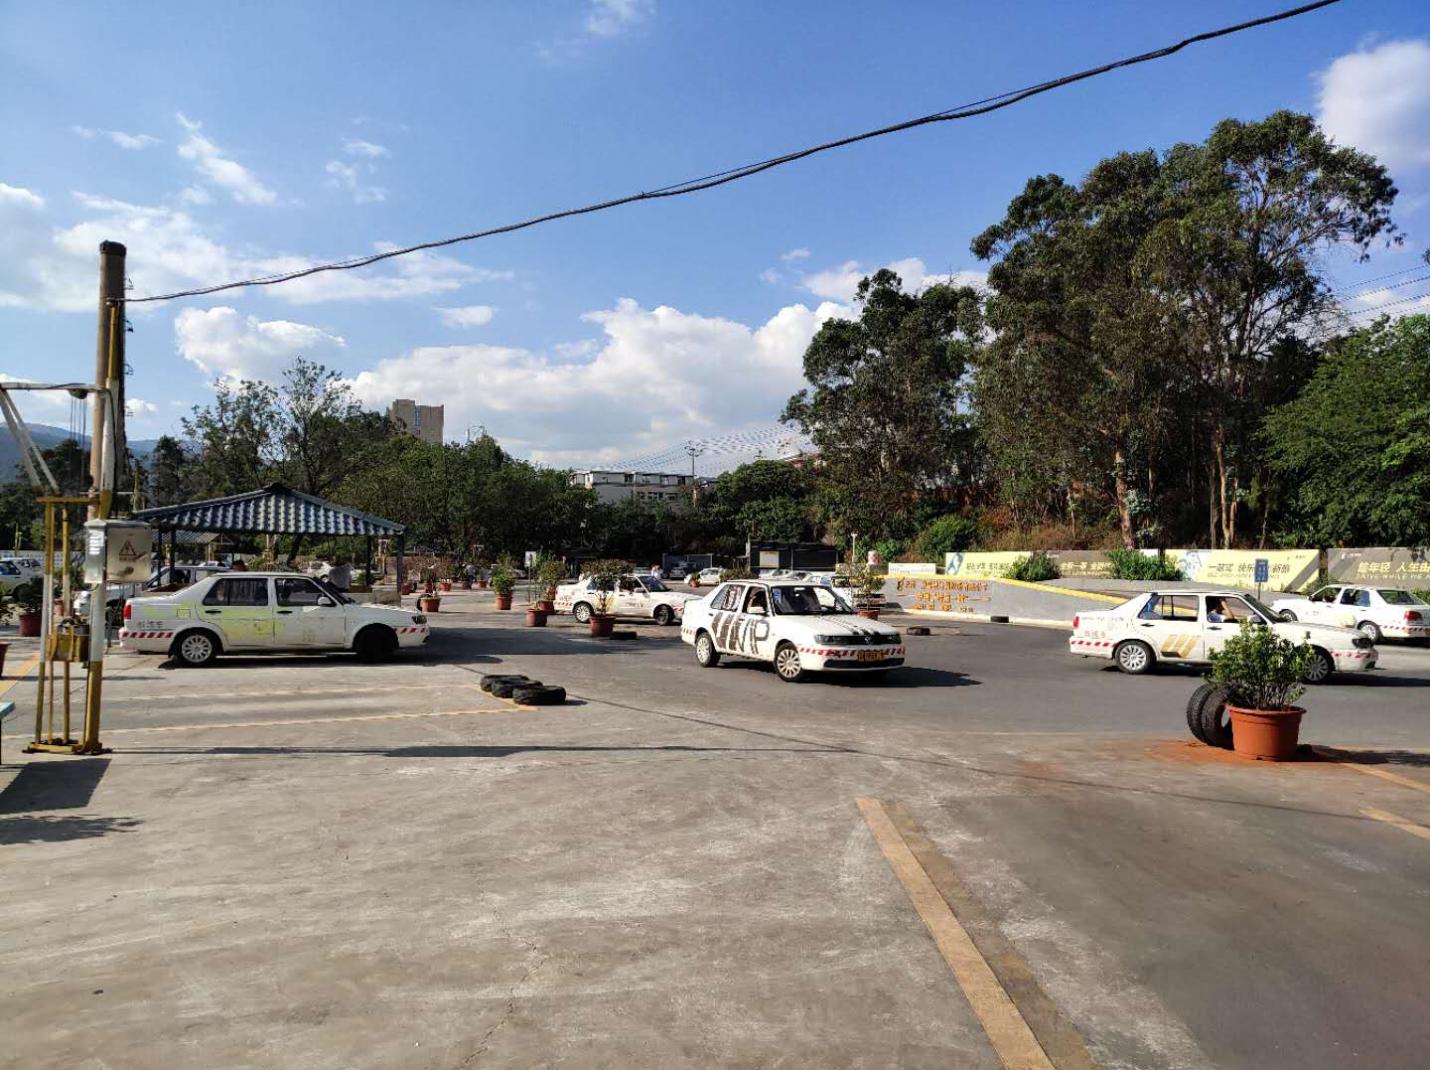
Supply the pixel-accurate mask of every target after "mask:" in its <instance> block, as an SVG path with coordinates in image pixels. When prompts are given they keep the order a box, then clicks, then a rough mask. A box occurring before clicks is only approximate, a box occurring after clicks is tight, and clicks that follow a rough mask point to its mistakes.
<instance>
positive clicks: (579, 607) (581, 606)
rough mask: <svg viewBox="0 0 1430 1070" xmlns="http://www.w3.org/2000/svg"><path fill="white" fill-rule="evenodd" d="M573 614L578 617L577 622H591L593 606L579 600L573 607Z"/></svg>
mask: <svg viewBox="0 0 1430 1070" xmlns="http://www.w3.org/2000/svg"><path fill="white" fill-rule="evenodd" d="M571 615H572V616H573V617H575V618H576V623H577V624H589V623H590V622H591V606H590V604H589V603H586V602H577V603H576V604H575V605H574V606H572V607H571Z"/></svg>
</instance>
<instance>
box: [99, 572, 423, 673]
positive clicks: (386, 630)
mask: <svg viewBox="0 0 1430 1070" xmlns="http://www.w3.org/2000/svg"><path fill="white" fill-rule="evenodd" d="M430 634H431V631H430V628H429V627H428V624H427V618H426V617H425V616H423V615H422V614H421V613H413V612H412V611H410V610H406V609H401V608H399V607H397V606H379V605H373V604H371V603H359V602H354V601H353V600H352V599H351V598H348V597H347V596H346V595H344V594H342V593H341V592H339V591H337V590H336V589H334V588H332V587H329V586H327V585H325V584H322V583H319V582H318V581H316V580H313V579H311V578H310V577H308V576H302V575H299V574H297V573H294V572H226V573H222V574H220V575H217V576H211V577H210V578H208V579H203V580H200V581H199V582H198V583H195V584H194V585H193V586H191V587H185V588H184V589H183V590H182V591H176V592H175V593H173V594H170V595H157V596H154V597H151V598H131V599H129V601H127V602H125V603H124V625H123V627H122V628H121V629H120V631H119V641H120V642H121V643H123V644H124V645H125V646H126V647H128V648H130V649H131V650H138V651H140V652H142V653H146V654H169V655H170V656H172V657H173V658H174V659H175V660H177V661H178V662H179V664H181V665H207V664H208V663H209V662H211V661H213V659H214V658H215V657H217V656H218V655H219V654H227V653H235V652H238V651H254V650H299V651H306V650H352V651H356V652H357V654H358V655H359V656H360V657H364V658H372V659H376V658H382V657H387V656H388V655H390V654H392V653H393V652H394V651H395V650H397V649H399V648H406V647H415V646H421V645H422V644H423V643H425V642H427V640H428V638H429V636H430Z"/></svg>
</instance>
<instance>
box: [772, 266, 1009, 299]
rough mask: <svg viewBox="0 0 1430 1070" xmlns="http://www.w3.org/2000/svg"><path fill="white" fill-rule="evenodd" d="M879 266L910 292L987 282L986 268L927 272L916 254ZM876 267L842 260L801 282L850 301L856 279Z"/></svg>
mask: <svg viewBox="0 0 1430 1070" xmlns="http://www.w3.org/2000/svg"><path fill="white" fill-rule="evenodd" d="M883 266H884V267H886V268H888V269H889V270H891V271H893V272H894V273H895V274H897V275H898V276H899V278H900V279H902V280H903V283H904V289H905V290H907V291H910V292H913V293H917V292H919V291H921V290H926V289H928V288H929V287H930V286H933V285H935V284H936V283H947V284H950V285H953V286H979V287H981V286H983V285H985V284H986V283H987V281H988V273H987V272H986V271H954V272H951V273H949V274H946V275H938V274H930V273H929V270H928V268H927V267H926V266H925V265H924V262H923V261H922V260H920V259H919V258H918V257H908V258H907V259H904V260H894V261H891V262H890V263H887V264H884V265H883ZM877 270H878V268H877V267H871V268H865V267H863V266H861V265H860V263H859V261H857V260H846V261H844V263H842V264H840V265H839V266H838V267H835V268H829V269H827V270H825V271H817V272H814V273H813V274H810V275H806V276H804V278H803V279H802V280H801V285H802V286H803V287H804V288H805V289H806V290H808V291H809V292H810V293H812V294H814V295H815V296H816V297H823V298H825V299H826V300H829V301H841V302H845V303H847V302H849V301H852V300H854V294H855V292H856V291H857V290H858V289H859V282H860V280H861V279H863V278H864V277H865V276H867V275H872V274H873V273H874V272H875V271H877Z"/></svg>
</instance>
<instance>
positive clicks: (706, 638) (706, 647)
mask: <svg viewBox="0 0 1430 1070" xmlns="http://www.w3.org/2000/svg"><path fill="white" fill-rule="evenodd" d="M695 661H696V663H697V664H698V665H699V666H700V667H701V668H702V669H713V668H714V667H715V666H716V665H719V664H720V651H718V650H716V649H715V640H714V639H711V638H710V633H709V632H701V633H700V634H699V635H697V636H696V637H695Z"/></svg>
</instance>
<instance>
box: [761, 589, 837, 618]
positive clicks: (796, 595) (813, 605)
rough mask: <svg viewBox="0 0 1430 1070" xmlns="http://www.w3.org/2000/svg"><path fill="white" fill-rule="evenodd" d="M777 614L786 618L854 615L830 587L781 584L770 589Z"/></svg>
mask: <svg viewBox="0 0 1430 1070" xmlns="http://www.w3.org/2000/svg"><path fill="white" fill-rule="evenodd" d="M770 598H771V600H772V601H773V602H774V606H775V613H776V614H778V615H780V616H786V617H814V616H822V615H825V614H829V613H853V612H854V611H853V610H852V609H850V608H849V604H848V603H847V602H845V601H844V599H842V598H840V597H839V596H838V595H837V594H835V593H834V592H833V591H831V590H830V589H829V588H828V587H815V586H813V585H811V586H808V587H805V586H795V585H793V584H781V585H780V586H777V587H771V588H770Z"/></svg>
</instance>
